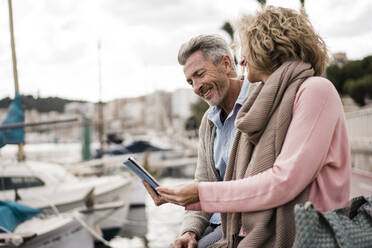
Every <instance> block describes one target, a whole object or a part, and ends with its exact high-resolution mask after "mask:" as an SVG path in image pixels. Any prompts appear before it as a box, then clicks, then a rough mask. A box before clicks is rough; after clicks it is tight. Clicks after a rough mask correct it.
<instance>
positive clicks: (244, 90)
mask: <svg viewBox="0 0 372 248" xmlns="http://www.w3.org/2000/svg"><path fill="white" fill-rule="evenodd" d="M249 85H250V83H249V82H248V80H247V79H246V78H244V80H243V83H242V87H241V89H240V92H239V96H238V98H237V99H236V101H235V104H234V107H233V110H232V112H234V111H235V110H236V108H237V107H239V108H240V106H242V105H243V104H244V102H245V101H246V100H247V98H248V92H249ZM220 114H221V108H220V107H219V106H212V107H211V109H210V110H209V113H208V119H209V120H210V121H212V122H213V123H214V124H215V125H217V126H219V125H220V122H221V121H220ZM221 124H222V123H221Z"/></svg>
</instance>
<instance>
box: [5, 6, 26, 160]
mask: <svg viewBox="0 0 372 248" xmlns="http://www.w3.org/2000/svg"><path fill="white" fill-rule="evenodd" d="M8 7H9V8H8V9H9V26H10V45H11V47H12V61H13V77H14V89H15V92H16V93H19V85H18V70H17V56H16V51H15V41H14V28H13V8H12V0H8ZM23 146H24V144H18V153H17V160H18V161H24V160H25V159H26V155H25V152H24V147H23Z"/></svg>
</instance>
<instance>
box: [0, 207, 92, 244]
mask: <svg viewBox="0 0 372 248" xmlns="http://www.w3.org/2000/svg"><path fill="white" fill-rule="evenodd" d="M0 213H1V215H2V218H1V220H0V247H7V248H8V247H9V248H11V247H21V248H65V247H69V248H93V247H94V240H93V236H92V235H91V234H90V233H89V231H88V230H87V229H85V228H84V226H83V225H82V224H81V222H80V221H79V219H77V218H76V217H75V216H74V215H73V214H71V213H69V214H58V215H56V214H53V215H45V214H42V213H41V211H40V210H38V209H33V208H30V207H27V206H24V205H21V204H18V203H15V202H9V201H0Z"/></svg>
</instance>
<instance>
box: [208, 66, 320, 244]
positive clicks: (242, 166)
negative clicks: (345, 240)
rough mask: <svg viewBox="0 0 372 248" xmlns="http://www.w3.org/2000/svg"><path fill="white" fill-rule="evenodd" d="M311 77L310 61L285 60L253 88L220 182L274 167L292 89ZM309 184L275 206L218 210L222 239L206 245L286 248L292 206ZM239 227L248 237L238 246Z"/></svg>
mask: <svg viewBox="0 0 372 248" xmlns="http://www.w3.org/2000/svg"><path fill="white" fill-rule="evenodd" d="M313 75H314V71H313V69H312V67H311V65H309V64H306V63H303V62H301V61H289V62H285V63H283V64H282V65H281V66H280V67H279V68H278V69H277V70H276V71H274V72H273V73H272V74H271V75H270V77H269V78H268V80H267V81H266V82H265V83H257V84H255V85H253V86H252V88H251V89H250V96H249V98H248V100H247V101H246V102H245V103H244V105H243V106H242V108H241V110H240V111H239V113H238V115H237V118H236V121H235V125H236V127H237V128H238V131H237V134H236V136H235V140H234V144H233V147H232V149H231V153H230V158H229V163H228V166H227V168H226V175H225V179H224V180H226V181H229V180H237V179H242V178H247V177H250V176H253V175H256V174H258V173H261V172H263V171H266V170H268V169H270V168H272V167H273V165H274V162H275V159H276V158H277V157H278V155H279V153H280V151H281V148H282V145H283V142H284V139H285V137H286V134H287V131H288V127H289V124H290V122H291V120H292V111H293V104H294V101H295V98H296V93H297V90H298V89H299V87H300V86H301V84H302V83H303V82H304V81H305V79H307V78H308V77H311V76H313ZM308 188H309V187H307V188H305V189H304V190H303V191H302V193H300V194H299V195H298V196H297V197H296V198H295V199H293V200H292V201H290V202H288V203H286V204H284V205H282V206H279V207H277V208H273V209H269V210H264V211H257V212H245V213H223V214H221V216H222V218H221V219H222V227H223V233H224V238H223V239H222V240H221V241H220V242H218V243H216V244H215V245H212V246H211V247H229V248H233V247H239V248H243V247H249V248H254V247H257V248H258V247H259V248H263V247H270V248H272V247H291V246H292V244H293V242H294V237H295V223H294V212H293V209H294V205H295V204H298V203H304V202H305V201H306V200H307V199H308ZM247 204H249V203H247ZM241 228H243V230H244V232H245V233H246V234H247V236H245V237H244V238H243V239H242V240H241V241H240V242H239V244H238V242H237V240H238V235H239V231H240V229H241Z"/></svg>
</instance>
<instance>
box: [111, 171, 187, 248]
mask: <svg viewBox="0 0 372 248" xmlns="http://www.w3.org/2000/svg"><path fill="white" fill-rule="evenodd" d="M159 181H160V184H161V185H167V186H171V185H177V184H182V183H188V182H191V181H192V180H191V179H185V178H170V177H168V178H163V179H160V180H159ZM145 204H146V215H147V234H146V236H145V237H138V236H137V237H133V238H123V237H115V238H114V239H112V240H111V241H110V245H112V247H115V248H116V247H117V248H119V247H128V248H164V247H169V246H170V244H171V243H172V242H173V241H174V239H175V238H176V237H177V235H178V234H179V232H180V229H181V224H182V219H183V215H184V208H183V207H180V206H176V205H173V204H163V205H162V206H159V207H157V206H155V204H154V203H153V201H152V199H151V197H150V196H149V195H146V199H145Z"/></svg>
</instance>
